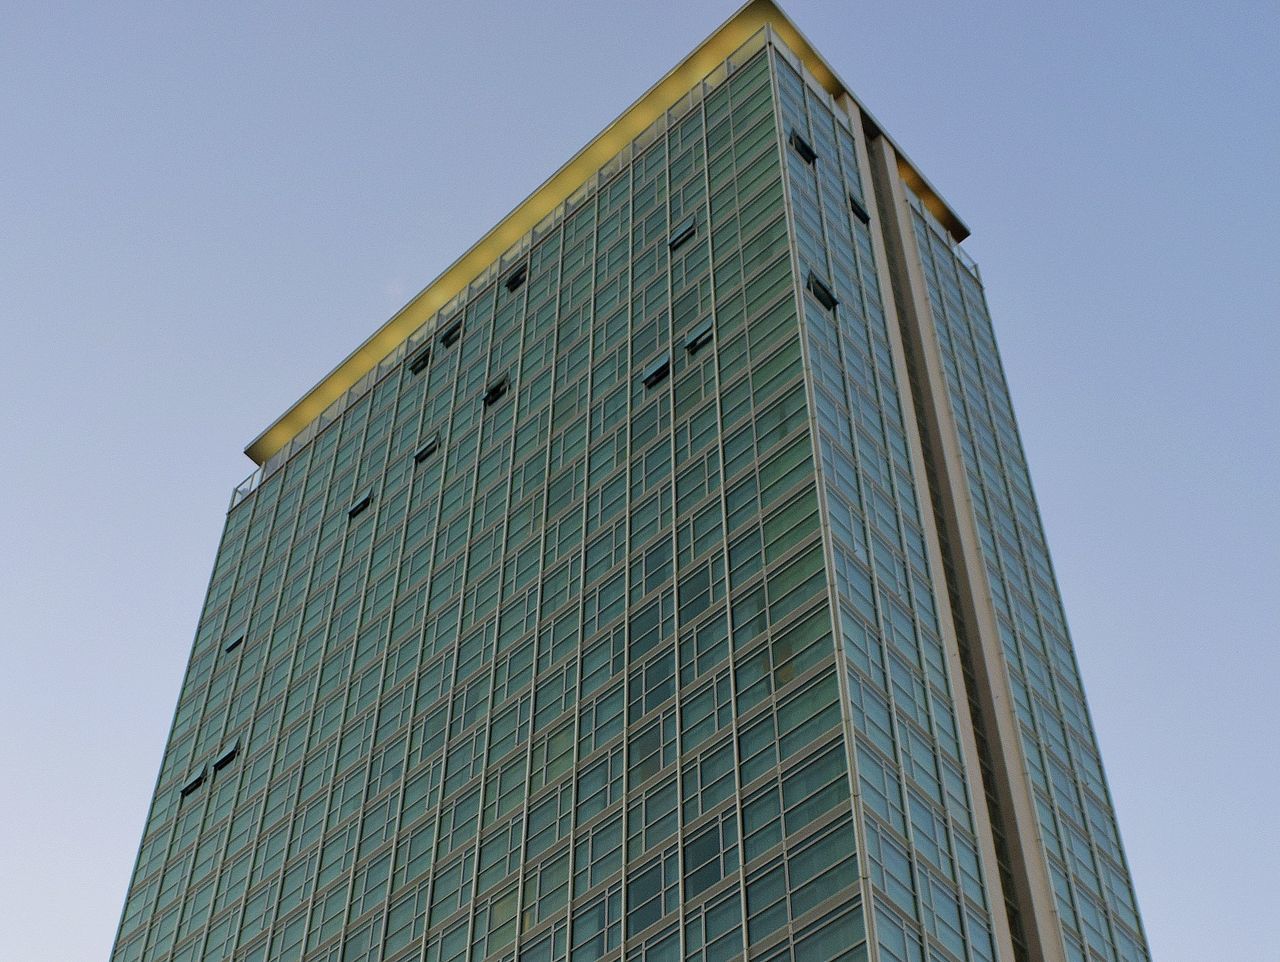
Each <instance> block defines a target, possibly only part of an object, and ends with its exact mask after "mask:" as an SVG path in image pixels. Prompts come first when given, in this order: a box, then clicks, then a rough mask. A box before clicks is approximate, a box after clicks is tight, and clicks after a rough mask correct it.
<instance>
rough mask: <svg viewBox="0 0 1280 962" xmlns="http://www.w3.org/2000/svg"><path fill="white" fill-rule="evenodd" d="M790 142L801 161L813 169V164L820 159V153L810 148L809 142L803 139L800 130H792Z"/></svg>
mask: <svg viewBox="0 0 1280 962" xmlns="http://www.w3.org/2000/svg"><path fill="white" fill-rule="evenodd" d="M788 140H789V142H790V143H791V149H792V150H794V151H795V152H796V153H797V154H799V155H800V159H801V160H803V161H804V162H805V163H806V164H808V165H809V166H810V167H812V166H813V162H814V161H815V160H817V159H818V152H817V151H816V150H814V149H813V147H811V146H810V144H809V141H807V140H805V139H804V138H803V137H801V136H800V131H798V130H792V131H791V136H790V137H789V138H788Z"/></svg>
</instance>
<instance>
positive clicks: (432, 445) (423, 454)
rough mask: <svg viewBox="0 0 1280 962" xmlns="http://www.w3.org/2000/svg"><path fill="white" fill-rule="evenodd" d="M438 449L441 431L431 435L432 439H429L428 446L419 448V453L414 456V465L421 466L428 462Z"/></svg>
mask: <svg viewBox="0 0 1280 962" xmlns="http://www.w3.org/2000/svg"><path fill="white" fill-rule="evenodd" d="M438 447H440V432H439V431H437V432H436V433H435V434H433V435H431V437H430V438H428V439H427V442H426V444H424V445H423V446H422V447H420V448H418V451H417V453H416V454H415V455H414V456H413V463H414V464H421V463H422V462H423V461H425V460H427V458H429V457H431V455H433V454H435V453H436V448H438Z"/></svg>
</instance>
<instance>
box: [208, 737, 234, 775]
mask: <svg viewBox="0 0 1280 962" xmlns="http://www.w3.org/2000/svg"><path fill="white" fill-rule="evenodd" d="M239 754H240V741H239V739H237V740H236V741H234V742H232V743H231V745H230V746H228V747H227V748H224V749H223V750H222V751H221V752H219V753H218V757H217V758H215V759H214V760H213V770H214V771H215V772H220V771H222V770H223V769H224V768H226V767H227V766H228V765H230V764H231V763H232V762H234V761H235V760H236V756H237V755H239Z"/></svg>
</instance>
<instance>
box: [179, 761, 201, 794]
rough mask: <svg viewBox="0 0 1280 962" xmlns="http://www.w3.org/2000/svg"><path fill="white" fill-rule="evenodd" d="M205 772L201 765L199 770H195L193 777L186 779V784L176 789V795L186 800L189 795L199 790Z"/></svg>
mask: <svg viewBox="0 0 1280 962" xmlns="http://www.w3.org/2000/svg"><path fill="white" fill-rule="evenodd" d="M206 772H207V769H206V768H205V766H203V765H201V766H200V768H199V769H197V770H196V772H195V773H194V774H193V775H191V777H190V778H188V779H187V782H186V784H185V785H183V786H182V788H180V789H178V793H179V794H180V795H181V796H182V797H183V798H186V797H187V796H188V795H190V794H191V793H192V792H194V791H195V790H196V789H197V788H199V787H200V786H201V785H203V784H204V778H205V774H206Z"/></svg>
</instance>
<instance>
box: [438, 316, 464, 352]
mask: <svg viewBox="0 0 1280 962" xmlns="http://www.w3.org/2000/svg"><path fill="white" fill-rule="evenodd" d="M460 337H462V318H461V317H459V318H458V319H457V320H455V321H454V322H453V323H451V324H450V325H449V326H448V327H446V328H445V329H444V330H443V331H441V332H440V343H441V344H443V345H444V346H445V347H453V345H455V344H457V343H458V338H460Z"/></svg>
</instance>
